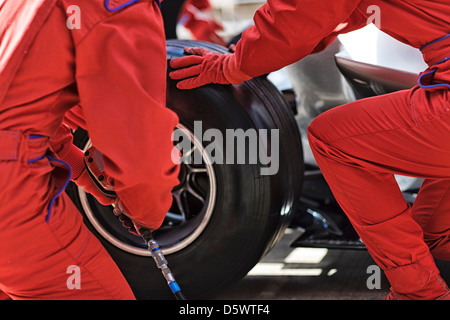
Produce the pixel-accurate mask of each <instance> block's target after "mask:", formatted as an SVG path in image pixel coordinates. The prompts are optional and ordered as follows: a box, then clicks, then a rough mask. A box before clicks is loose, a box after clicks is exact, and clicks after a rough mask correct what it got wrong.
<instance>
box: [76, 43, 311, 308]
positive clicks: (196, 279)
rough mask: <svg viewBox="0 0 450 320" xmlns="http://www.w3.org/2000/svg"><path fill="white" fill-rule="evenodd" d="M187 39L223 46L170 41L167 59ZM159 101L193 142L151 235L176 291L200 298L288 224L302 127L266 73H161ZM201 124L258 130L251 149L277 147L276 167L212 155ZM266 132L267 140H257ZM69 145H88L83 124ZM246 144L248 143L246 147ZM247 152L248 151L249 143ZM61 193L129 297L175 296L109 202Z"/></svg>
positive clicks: (228, 280)
mask: <svg viewBox="0 0 450 320" xmlns="http://www.w3.org/2000/svg"><path fill="white" fill-rule="evenodd" d="M188 46H189V47H192V46H203V47H206V48H207V49H209V50H214V51H218V52H221V53H225V52H226V51H227V49H225V48H223V47H220V46H217V45H213V44H209V43H204V42H198V41H187V40H185V41H183V40H168V41H167V54H168V60H170V59H173V58H176V57H180V56H183V55H184V50H183V49H184V47H188ZM168 71H170V70H168ZM167 107H168V108H170V109H172V110H174V111H175V112H176V113H177V115H178V117H179V119H180V124H179V126H178V127H177V129H176V130H175V132H176V131H177V130H179V133H180V137H181V139H180V141H182V140H183V139H184V138H186V137H188V138H189V139H191V142H192V149H191V150H190V151H188V152H185V151H186V150H184V151H183V154H182V160H183V163H182V164H181V170H180V185H179V186H177V187H176V188H174V190H173V192H172V193H173V195H174V201H173V205H172V208H171V210H170V211H169V213H168V215H167V217H166V220H165V221H164V224H163V226H162V227H161V228H160V229H159V230H157V231H156V232H155V234H154V235H155V238H156V240H157V241H158V242H159V244H160V246H161V247H162V249H163V252H164V253H165V256H166V258H167V260H168V265H169V267H170V269H171V270H172V272H173V274H174V276H175V278H176V280H177V282H178V284H179V285H180V287H181V289H182V291H183V293H184V295H185V296H186V297H187V298H188V299H202V298H208V297H210V295H211V294H213V293H214V292H217V291H218V290H219V289H221V288H223V287H224V286H226V285H229V284H232V283H234V282H236V281H238V280H239V279H241V278H242V277H244V276H245V275H246V274H247V273H248V272H249V271H250V270H251V269H252V268H253V267H254V266H255V264H257V263H258V261H260V259H261V258H262V257H264V255H265V254H266V253H267V252H268V251H269V250H270V249H271V248H272V247H273V246H274V245H275V244H276V243H277V241H278V240H279V239H280V238H281V237H282V235H283V234H284V231H285V229H286V228H287V227H288V225H289V223H290V221H291V218H292V215H293V213H294V212H295V210H296V206H297V205H298V200H299V198H300V191H301V188H302V182H303V151H302V144H301V139H300V133H299V130H298V127H297V125H296V122H295V119H294V115H293V113H292V110H291V108H290V107H289V105H288V104H287V103H286V101H285V100H284V98H283V96H282V95H281V93H280V92H279V91H278V90H277V89H276V88H275V87H274V86H273V85H272V84H271V83H270V82H269V81H268V80H267V79H266V78H264V77H261V78H255V79H252V80H250V81H246V82H244V83H243V84H241V85H237V86H234V85H227V86H225V85H208V86H204V87H201V88H197V89H194V90H187V91H186V90H179V89H177V88H176V81H174V80H171V79H170V78H168V80H167ZM199 124H201V129H202V133H205V134H206V131H207V130H208V129H213V130H215V131H213V132H216V133H217V132H221V133H222V134H223V136H224V137H225V138H226V133H227V132H229V131H227V130H232V131H233V132H235V133H236V132H237V131H236V130H238V129H242V130H243V132H246V133H249V132H256V133H257V134H258V148H263V149H264V150H263V151H265V152H266V154H267V155H269V154H270V152H273V153H275V152H276V151H277V150H276V148H273V150H268V149H270V147H272V146H278V148H279V150H278V151H277V152H276V153H278V154H277V155H271V157H272V159H277V158H278V159H277V161H278V164H277V167H276V166H275V165H274V168H275V169H277V170H274V172H270V174H267V172H266V173H264V168H266V169H268V168H269V165H268V164H267V162H265V163H262V162H261V161H256V163H254V162H251V161H249V159H250V158H248V159H247V160H246V161H245V162H244V163H233V161H231V162H229V161H225V160H224V161H223V163H220V161H214V160H217V159H220V157H219V156H220V154H218V153H221V152H222V153H223V154H221V156H222V159H226V156H227V152H228V151H229V150H228V149H227V148H225V147H224V144H222V145H219V141H216V140H215V139H211V140H210V141H202V140H204V138H205V137H203V139H202V136H201V135H202V134H200V136H199V134H198V131H199V130H198V126H199ZM217 130H218V131H217ZM264 130H267V131H266V132H267V134H266V135H265V137H266V139H262V138H261V133H263V132H265V131H264ZM174 137H175V135H174ZM225 138H224V139H225ZM263 140H264V141H263ZM249 141H250V139H249ZM261 141H263V142H265V144H264V143H260V142H261ZM74 143H75V144H76V145H77V146H78V147H80V148H82V149H87V148H88V147H89V145H90V140H89V136H88V134H87V132H86V131H84V130H82V129H78V130H77V131H75V132H74ZM227 143H229V141H227ZM215 144H217V145H215ZM174 145H176V142H175V140H174ZM208 146H209V148H210V149H209V150H211V149H214V150H215V151H214V152H215V154H214V155H212V154H209V153H208V152H205V151H206V150H207V148H208ZM212 147H213V148H212ZM252 147H253V148H254V147H255V146H254V145H253V146H252V145H251V144H250V143H248V144H247V149H250V148H252ZM258 151H259V150H258ZM238 152H239V150H238V151H236V152H235V157H236V156H237V153H238ZM189 153H190V154H189ZM228 153H229V152H228ZM245 153H246V156H250V154H249V150H246V151H245ZM195 154H197V156H198V154H200V158H201V162H198V161H197V162H195V161H192V159H193V158H195ZM211 158H214V159H211ZM188 159H190V161H188ZM197 159H198V158H197ZM211 160H213V161H211ZM266 160H267V159H266ZM274 161H275V160H274ZM270 165H272V164H270ZM67 192H68V194H69V196H70V197H71V198H72V200H73V201H74V203H75V204H76V205H77V207H78V208H79V209H80V211H81V212H82V213H83V215H84V218H85V223H86V225H87V226H88V228H89V229H90V230H91V231H92V232H93V233H94V234H95V235H96V236H97V237H98V238H99V239H100V241H101V242H102V244H103V245H104V247H105V248H106V250H107V251H108V252H109V254H110V255H111V256H112V257H113V259H114V260H115V262H116V263H117V265H118V266H119V268H120V269H121V271H122V273H123V274H124V276H125V278H126V279H127V281H128V283H129V284H130V286H131V288H132V290H133V292H134V294H135V296H136V298H137V299H144V300H146V299H173V295H172V292H171V291H170V289H169V287H168V286H167V283H166V281H165V279H164V278H163V276H162V274H161V272H160V271H159V270H158V269H157V268H156V266H155V263H154V261H153V259H152V258H151V257H150V255H149V253H148V251H147V250H146V246H145V243H144V241H143V240H142V239H140V238H139V237H136V236H134V235H132V234H130V233H128V232H127V231H126V230H125V229H124V228H123V227H122V226H121V225H120V222H118V220H117V218H116V217H115V216H114V214H113V213H112V207H111V206H109V207H105V206H102V205H100V204H99V203H98V202H97V201H96V200H95V199H94V198H93V197H92V196H90V195H88V194H86V193H85V192H84V191H83V189H81V188H78V187H76V186H75V185H74V184H71V185H69V187H68V189H67Z"/></svg>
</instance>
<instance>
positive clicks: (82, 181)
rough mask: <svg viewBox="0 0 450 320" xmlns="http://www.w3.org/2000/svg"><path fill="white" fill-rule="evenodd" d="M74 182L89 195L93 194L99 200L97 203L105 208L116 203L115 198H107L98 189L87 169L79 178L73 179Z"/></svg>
mask: <svg viewBox="0 0 450 320" xmlns="http://www.w3.org/2000/svg"><path fill="white" fill-rule="evenodd" d="M73 182H75V184H76V185H77V186H80V187H82V188H83V189H84V191H86V192H87V193H90V194H92V195H93V196H94V197H95V199H97V201H98V202H100V203H101V204H102V205H104V206H108V205H111V204H113V203H114V201H115V199H114V198H110V197H108V196H106V195H105V194H103V193H102V192H101V191H100V190H99V189H98V187H97V186H96V185H95V183H94V181H92V179H91V177H90V176H89V173H88V172H87V169H86V168H84V170H83V171H82V172H81V174H80V175H79V176H78V177H77V178H75V179H73Z"/></svg>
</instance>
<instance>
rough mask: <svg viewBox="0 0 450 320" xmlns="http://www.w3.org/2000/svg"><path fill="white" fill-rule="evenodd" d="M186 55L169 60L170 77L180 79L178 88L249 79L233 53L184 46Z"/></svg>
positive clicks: (235, 82)
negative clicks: (240, 68) (239, 66)
mask: <svg viewBox="0 0 450 320" xmlns="http://www.w3.org/2000/svg"><path fill="white" fill-rule="evenodd" d="M184 51H185V52H186V53H187V54H189V55H188V56H184V57H180V58H176V59H173V60H171V61H170V66H171V67H172V68H173V69H178V70H175V71H172V72H170V74H169V76H170V78H172V79H174V80H182V81H180V82H178V84H177V88H178V89H193V88H197V87H200V86H203V85H206V84H208V83H218V84H230V83H231V84H239V83H241V82H243V81H246V80H249V79H251V77H249V76H247V75H246V74H245V73H243V72H242V71H240V70H239V68H238V66H237V65H236V56H235V55H234V54H233V53H227V54H220V53H217V52H213V51H209V50H208V49H205V48H202V47H193V48H185V49H184Z"/></svg>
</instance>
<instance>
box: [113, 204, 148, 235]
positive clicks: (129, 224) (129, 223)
mask: <svg viewBox="0 0 450 320" xmlns="http://www.w3.org/2000/svg"><path fill="white" fill-rule="evenodd" d="M113 212H114V214H115V215H116V217H118V218H119V221H120V222H122V225H123V226H124V227H125V228H126V229H128V231H129V232H130V233H132V234H134V235H136V236H140V235H141V234H140V232H139V230H141V229H142V228H143V227H142V226H141V225H140V224H139V223H137V222H136V221H135V220H133V219H131V218H130V217H129V216H128V215H127V214H126V213H125V210H124V209H123V205H122V202H121V201H120V199H116V203H115V205H114V210H113ZM149 230H150V229H149ZM151 231H152V230H150V232H151Z"/></svg>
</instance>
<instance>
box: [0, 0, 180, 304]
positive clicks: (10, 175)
mask: <svg viewBox="0 0 450 320" xmlns="http://www.w3.org/2000/svg"><path fill="white" fill-rule="evenodd" d="M77 10H78V11H79V12H80V13H81V15H79V16H78V17H77V16H76V15H75V16H74V14H75V13H76V12H77ZM77 18H78V19H81V21H78V22H79V23H78V22H76V21H73V20H72V19H77ZM71 26H75V27H73V28H72V27H71ZM76 26H78V27H76ZM0 35H1V39H0V203H1V204H2V206H1V207H2V208H1V209H0V290H1V291H2V292H3V296H5V297H6V296H7V297H10V298H13V299H134V295H133V292H132V291H131V289H130V287H129V285H128V283H127V282H126V280H125V278H124V276H123V275H122V273H121V271H120V270H119V268H118V267H117V266H116V264H115V263H114V261H113V260H112V258H111V257H110V256H109V255H108V253H107V252H106V250H105V249H104V248H103V247H102V245H101V244H100V242H99V241H98V240H97V239H96V238H95V236H94V235H93V234H91V232H90V231H89V230H88V229H87V228H86V227H85V226H84V224H83V221H82V216H81V214H80V213H79V212H78V211H77V209H76V207H75V206H74V205H73V204H72V202H71V200H70V199H69V198H68V197H67V195H66V194H65V193H64V192H62V191H63V189H64V187H65V185H66V184H67V182H68V180H69V179H72V180H74V181H75V182H76V183H77V184H79V185H82V186H84V187H85V188H86V190H87V191H88V192H92V193H93V194H94V196H97V198H98V199H99V200H100V202H102V203H104V204H110V203H112V202H113V201H114V200H112V199H109V198H107V197H104V196H102V195H101V194H100V193H99V192H98V191H96V188H95V187H94V186H93V185H92V181H91V180H90V179H89V177H88V176H87V173H86V170H85V168H84V164H83V160H82V158H83V154H82V152H81V151H80V150H79V149H78V148H76V147H75V146H74V145H73V144H72V137H71V135H70V130H69V127H68V126H66V125H63V124H62V121H63V118H64V116H65V114H66V113H67V112H68V111H69V110H70V109H71V108H72V107H73V106H79V105H80V106H82V111H83V114H82V115H83V118H82V120H83V126H84V127H85V129H87V130H88V132H89V136H90V138H91V140H92V143H93V145H94V146H96V148H97V149H98V150H99V151H100V152H102V153H103V157H104V165H105V171H106V173H107V174H108V175H109V176H110V177H111V178H112V179H113V181H114V186H115V190H116V192H117V195H118V198H119V199H120V201H121V204H122V207H123V209H124V212H125V214H126V215H128V216H129V218H130V219H132V220H133V221H134V222H135V223H136V224H137V225H139V226H143V227H146V228H149V229H157V228H158V227H160V225H161V224H162V221H163V219H164V217H165V214H166V213H167V211H168V210H169V208H170V205H171V201H172V196H171V190H172V188H173V187H174V186H175V185H176V184H177V183H178V179H177V175H178V166H177V165H175V164H174V163H173V162H172V160H171V151H172V148H173V143H172V141H171V134H172V131H173V129H174V127H175V125H176V124H177V121H178V118H177V116H176V115H175V114H174V113H173V112H172V111H170V110H168V109H167V108H166V107H165V85H166V80H165V76H166V64H167V62H166V59H167V58H166V51H165V50H166V49H165V48H166V47H165V37H164V29H163V21H162V18H161V14H160V10H159V3H158V1H156V0H137V1H136V0H135V1H129V0H35V1H31V2H30V1H27V0H0ZM72 119H73V118H72ZM76 122H77V123H78V124H80V123H81V121H80V122H78V121H76ZM69 165H70V166H69ZM69 167H70V169H69ZM74 269H76V270H78V276H79V279H78V280H79V283H78V284H79V286H78V287H73V286H70V285H68V281H69V279H68V278H69V277H70V276H71V275H72V274H71V273H70V271H71V270H74Z"/></svg>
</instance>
